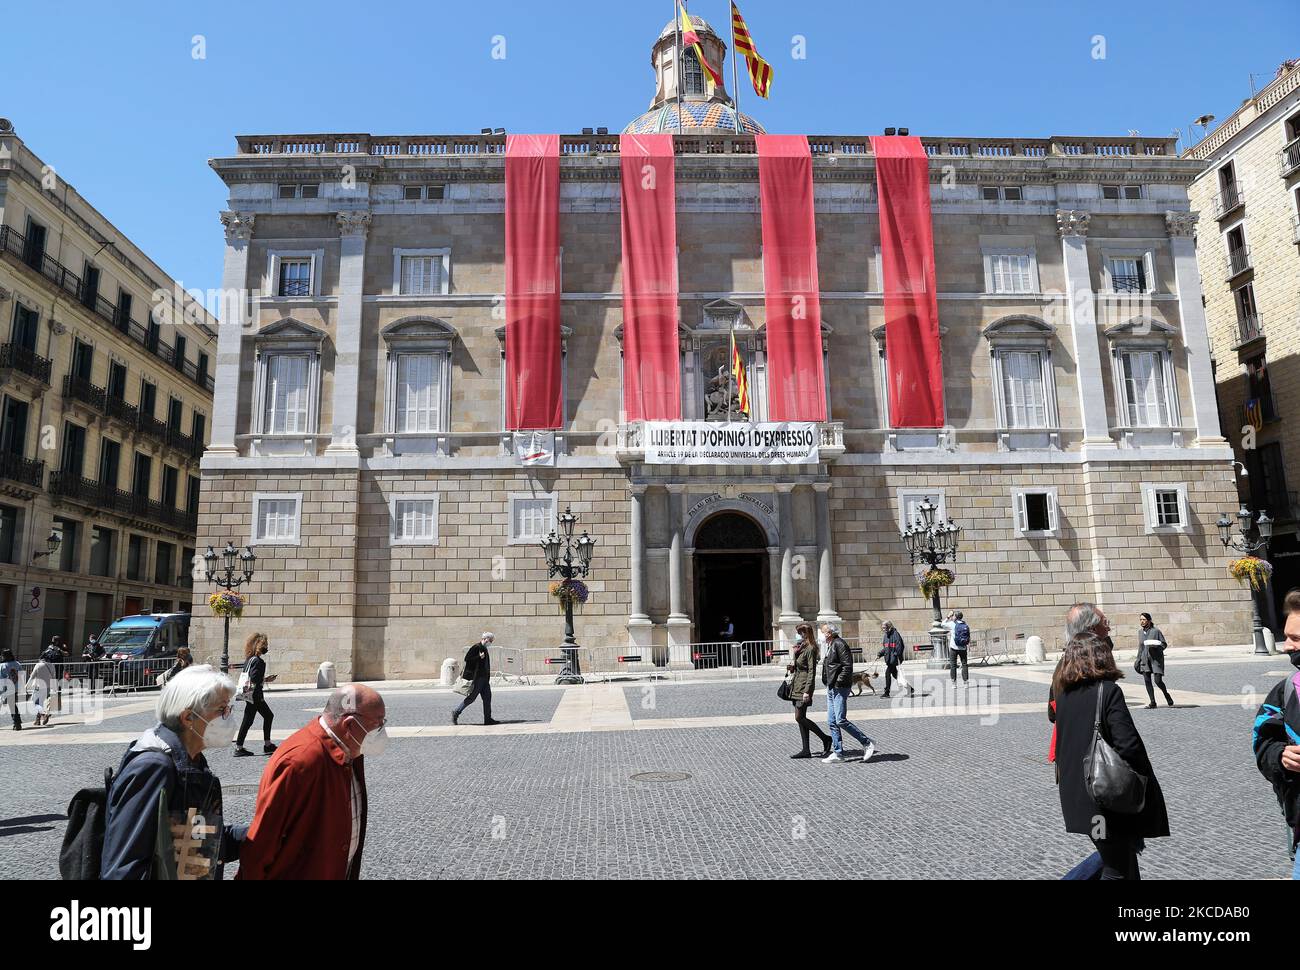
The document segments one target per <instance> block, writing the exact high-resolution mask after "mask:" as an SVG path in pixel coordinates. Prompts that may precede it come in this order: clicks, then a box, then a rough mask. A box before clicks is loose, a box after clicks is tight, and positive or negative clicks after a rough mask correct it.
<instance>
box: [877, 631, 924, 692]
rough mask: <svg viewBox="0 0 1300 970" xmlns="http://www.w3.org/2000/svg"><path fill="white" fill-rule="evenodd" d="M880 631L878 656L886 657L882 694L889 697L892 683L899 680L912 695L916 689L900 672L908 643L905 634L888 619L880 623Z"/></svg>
mask: <svg viewBox="0 0 1300 970" xmlns="http://www.w3.org/2000/svg"><path fill="white" fill-rule="evenodd" d="M880 633H881V644H880V652H879V653H877V654H876V656H877V657H884V658H885V692H884V693H883V694H881V695H880V696H881V697H888V696H889V688H890V685H891V684H892V683H893V682H894V681H898V682H899V683H900V684H902V685H903V686H904V687H906V688H907V696H908V697H911V696H912V695H914V694H915V693H916V690H915V689H914V688H913V687H912V685H911V684H909V683H908V682H907V681H905V680H904V679H903V675H902V674H900V673H899V672H898V665H899V664H901V663H902V662H903V653H904V652H905V651H906V650H907V645H906V644H904V643H903V635H902V634H901V633H899V632H898V629H897V628H896V627H895V626H894V624H892V623H890V622H889V621H888V620H886V621H885V622H884V623H882V624H880Z"/></svg>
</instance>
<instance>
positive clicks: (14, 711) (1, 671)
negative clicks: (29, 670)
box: [0, 649, 23, 731]
mask: <svg viewBox="0 0 1300 970" xmlns="http://www.w3.org/2000/svg"><path fill="white" fill-rule="evenodd" d="M22 676H23V665H22V664H20V663H19V662H18V661H17V660H15V659H14V652H13V651H12V650H8V649H6V650H0V699H2V700H3V701H4V702H5V703H6V704H8V705H9V713H10V714H11V715H12V716H13V722H14V730H15V731H21V730H22V729H23V716H22V714H20V713H19V711H18V689H19V685H20V684H21V682H22Z"/></svg>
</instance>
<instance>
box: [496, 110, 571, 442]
mask: <svg viewBox="0 0 1300 970" xmlns="http://www.w3.org/2000/svg"><path fill="white" fill-rule="evenodd" d="M560 373H561V371H560V136H559V135H507V136H506V428H507V429H508V430H511V431H524V430H541V429H553V428H559V427H560V426H561V422H562V418H563V415H564V401H563V394H564V388H563V386H562V383H561V380H560Z"/></svg>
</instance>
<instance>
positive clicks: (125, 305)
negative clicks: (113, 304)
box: [114, 289, 131, 333]
mask: <svg viewBox="0 0 1300 970" xmlns="http://www.w3.org/2000/svg"><path fill="white" fill-rule="evenodd" d="M114 324H115V325H116V326H117V329H118V330H121V331H122V332H123V333H126V332H127V330H129V329H130V328H131V294H130V293H128V292H127V291H126V290H122V289H119V290H118V291H117V317H116V319H115V320H114Z"/></svg>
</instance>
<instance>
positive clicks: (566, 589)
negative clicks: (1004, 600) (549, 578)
mask: <svg viewBox="0 0 1300 970" xmlns="http://www.w3.org/2000/svg"><path fill="white" fill-rule="evenodd" d="M551 595H552V596H554V597H555V598H556V599H557V600H559V602H560V609H562V610H563V609H567V608H568V607H569V605H570V604H572V605H574V606H581V605H582V604H583V603H585V602H587V597H588V596H590V595H591V591H590V590H588V589H587V584H586V583H584V582H583V581H582V580H580V579H557V580H556V581H555V582H553V583H551Z"/></svg>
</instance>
